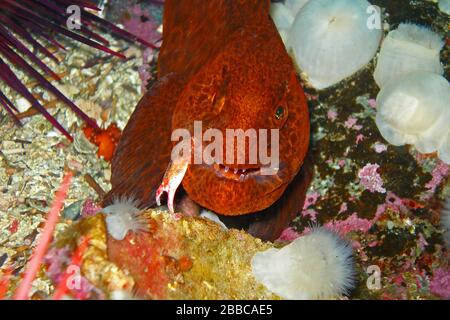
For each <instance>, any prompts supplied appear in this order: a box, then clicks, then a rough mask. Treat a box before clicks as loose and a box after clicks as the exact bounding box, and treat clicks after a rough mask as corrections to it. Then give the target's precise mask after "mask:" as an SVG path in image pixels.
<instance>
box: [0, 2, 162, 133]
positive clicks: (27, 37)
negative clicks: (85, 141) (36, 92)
mask: <svg viewBox="0 0 450 320" xmlns="http://www.w3.org/2000/svg"><path fill="white" fill-rule="evenodd" d="M71 5H76V6H78V7H79V8H80V12H81V15H80V22H81V25H80V26H79V27H80V28H79V30H78V31H77V32H74V31H73V30H70V29H68V27H67V25H66V23H67V19H68V18H69V17H70V14H69V13H67V7H68V6H71ZM87 9H88V10H94V11H99V9H98V8H97V7H96V6H95V5H94V4H92V3H91V2H89V1H87V0H70V1H68V0H53V1H49V0H21V1H17V0H0V80H1V81H3V82H4V83H5V84H6V85H7V86H9V87H10V88H11V89H13V90H14V91H16V92H17V93H19V94H20V95H21V96H23V97H24V98H26V99H27V100H28V101H29V102H30V103H31V105H32V106H33V107H34V108H35V109H37V110H38V111H39V112H40V113H42V114H43V116H44V117H45V118H46V119H47V120H48V121H50V123H51V124H52V125H53V126H54V127H55V128H57V129H58V130H59V131H60V132H61V133H63V134H64V135H65V136H66V137H67V138H68V139H70V140H72V137H71V136H70V134H69V133H68V132H67V130H66V129H65V128H64V127H63V126H61V125H60V124H59V123H58V121H57V120H56V119H55V118H54V117H53V116H52V115H51V114H50V113H48V112H47V110H46V109H45V107H44V106H43V105H42V104H41V103H40V102H39V101H38V100H37V99H36V98H35V97H34V96H33V94H32V93H31V92H30V91H29V90H28V89H27V87H26V86H25V85H24V84H23V83H22V82H21V80H20V79H19V78H18V77H17V75H16V74H15V73H14V71H13V69H11V66H14V67H16V68H18V69H21V70H23V71H25V72H26V73H27V74H28V75H29V76H30V77H32V78H34V79H35V80H36V81H37V82H38V83H39V84H40V85H41V86H42V87H44V88H45V89H46V90H48V91H49V92H51V93H52V94H53V95H55V96H56V97H57V98H58V99H59V100H61V101H62V102H64V103H65V104H66V105H67V106H69V107H70V108H71V109H72V110H73V111H74V112H75V113H76V114H77V115H78V116H79V117H80V118H81V119H83V120H84V121H85V122H86V123H87V124H88V125H90V126H92V127H93V128H98V126H97V124H96V122H95V121H94V120H92V119H90V118H89V117H88V116H87V115H86V114H85V113H84V112H83V111H82V110H81V109H79V108H78V107H77V106H76V105H75V104H74V103H73V102H72V101H70V100H69V99H68V98H67V97H65V96H64V94H63V93H61V92H60V91H59V90H58V89H57V88H56V87H54V86H53V85H52V84H51V83H50V81H48V80H47V79H46V78H45V77H44V76H43V75H41V74H40V73H39V72H38V71H36V70H35V69H34V67H33V66H32V65H31V64H30V62H31V63H33V64H35V65H36V66H38V67H39V68H40V69H41V70H42V71H43V72H44V73H45V74H46V75H48V76H50V77H51V78H53V79H54V80H57V81H58V80H60V78H59V77H58V75H56V74H55V73H54V72H53V71H52V70H51V69H50V68H49V67H47V66H46V65H45V63H44V62H42V61H41V59H40V58H39V57H38V56H37V52H40V53H42V54H43V55H44V56H46V57H48V58H50V59H52V60H54V61H56V62H57V61H58V59H57V58H56V57H55V56H54V54H53V53H51V52H50V51H49V50H48V49H46V47H45V45H42V44H41V42H40V41H42V40H43V41H44V42H46V43H50V44H52V45H54V46H55V47H56V48H57V49H63V50H65V48H64V46H63V45H62V44H61V43H59V42H58V41H57V40H56V39H55V35H62V36H64V37H66V38H70V39H72V40H75V41H78V42H81V43H83V44H86V45H88V46H90V47H93V48H96V49H98V50H101V51H104V52H106V53H108V54H111V55H114V56H117V57H119V58H122V59H124V58H125V56H124V55H122V54H121V53H118V52H115V51H113V50H111V49H109V48H108V45H109V43H108V41H107V40H106V39H105V38H103V37H102V36H100V35H99V34H97V33H95V32H94V31H92V30H91V29H90V28H92V27H96V28H99V29H102V30H110V32H111V33H112V34H113V35H115V36H118V37H121V38H123V39H125V40H127V41H137V42H139V43H141V44H143V45H145V46H148V47H152V48H155V47H156V46H155V45H153V44H151V43H149V42H147V41H145V40H143V39H140V38H139V37H136V36H134V35H132V34H131V33H129V32H127V31H125V30H122V29H120V28H118V27H117V26H115V25H114V24H112V23H111V22H109V21H106V20H104V19H102V18H100V17H98V16H96V15H95V14H93V13H91V12H89V11H88V10H87ZM38 40H40V41H38ZM22 41H24V43H22ZM25 43H27V44H28V45H29V46H31V47H32V48H33V49H34V52H33V51H31V50H30V49H28V47H27V46H26V45H25ZM24 58H27V59H28V60H29V61H30V62H28V61H27V60H25V59H24ZM3 59H6V60H7V61H8V62H9V63H7V62H5V61H4V60H3ZM0 105H1V106H2V107H3V108H4V109H5V110H6V111H7V112H8V114H10V115H11V117H12V118H13V120H14V121H15V122H16V123H20V120H19V119H18V117H17V116H16V113H18V110H17V108H15V106H14V105H13V103H12V102H11V101H10V100H9V99H8V98H7V97H6V95H5V94H4V93H3V92H1V90H0Z"/></svg>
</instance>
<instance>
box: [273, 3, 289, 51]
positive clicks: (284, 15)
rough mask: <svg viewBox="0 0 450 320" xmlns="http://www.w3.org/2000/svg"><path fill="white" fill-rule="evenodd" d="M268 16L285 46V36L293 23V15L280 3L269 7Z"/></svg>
mask: <svg viewBox="0 0 450 320" xmlns="http://www.w3.org/2000/svg"><path fill="white" fill-rule="evenodd" d="M270 16H271V17H272V20H273V22H274V23H275V26H276V27H277V30H278V33H279V34H280V36H281V39H283V42H284V43H285V44H286V39H287V35H288V32H289V29H290V28H291V25H292V23H293V22H294V17H295V16H293V13H292V12H291V11H290V10H289V9H288V8H287V7H286V6H285V5H284V4H283V3H281V2H275V3H272V4H271V5H270Z"/></svg>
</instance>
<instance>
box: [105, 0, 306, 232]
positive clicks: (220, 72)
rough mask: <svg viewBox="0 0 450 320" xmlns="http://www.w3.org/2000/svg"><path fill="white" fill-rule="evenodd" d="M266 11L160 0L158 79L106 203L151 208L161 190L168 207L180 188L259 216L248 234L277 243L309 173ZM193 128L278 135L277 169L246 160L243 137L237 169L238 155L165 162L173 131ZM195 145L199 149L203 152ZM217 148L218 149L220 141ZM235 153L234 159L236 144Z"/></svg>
mask: <svg viewBox="0 0 450 320" xmlns="http://www.w3.org/2000/svg"><path fill="white" fill-rule="evenodd" d="M269 5H270V1H262V0H246V1H243V0H236V1H229V0H210V1H204V0H177V1H175V0H167V1H165V6H164V18H163V30H164V34H163V43H162V47H161V51H160V54H159V60H158V80H157V81H156V82H155V83H154V84H153V86H152V87H151V88H150V90H149V91H148V92H147V94H146V95H145V96H144V97H143V98H142V100H141V101H140V103H139V104H138V106H137V107H136V109H135V111H134V113H133V114H132V116H131V118H130V120H129V122H128V124H127V126H126V128H125V129H124V132H123V134H122V137H121V139H120V142H119V144H118V146H117V151H116V152H115V154H114V157H113V160H112V177H111V183H112V190H111V191H110V192H109V193H108V195H107V196H106V197H105V199H104V201H103V204H104V205H108V204H110V203H111V202H112V200H113V199H114V198H117V197H121V196H128V197H130V196H133V197H135V198H136V199H137V200H139V201H140V202H141V203H142V204H143V205H144V206H154V205H156V202H158V203H159V202H160V200H161V195H162V193H164V192H168V194H169V207H170V209H171V210H174V208H173V199H174V197H175V195H174V193H175V189H176V187H178V186H179V185H181V186H182V189H183V190H184V192H181V190H180V194H182V193H183V194H184V193H186V194H187V196H188V197H189V198H190V199H192V200H193V201H194V202H195V203H197V204H199V205H200V206H202V207H204V208H206V209H208V210H211V211H214V212H216V213H218V214H221V215H222V216H238V215H239V216H242V215H246V216H245V217H246V218H245V219H247V214H249V213H257V214H256V215H251V216H252V218H250V219H258V220H259V221H260V220H263V221H265V222H264V223H262V224H261V222H258V223H256V225H257V226H255V225H253V227H250V229H249V231H250V232H252V233H253V234H255V235H257V236H259V237H261V238H264V239H274V238H277V237H278V236H279V234H280V233H281V231H282V230H283V228H285V227H286V225H287V224H288V223H289V222H290V220H291V219H292V218H293V217H295V215H296V214H297V212H298V210H299V209H300V208H301V206H302V202H303V199H304V193H305V188H306V187H307V183H308V179H306V177H307V176H308V174H307V173H308V172H303V171H302V172H299V171H300V169H301V167H302V164H303V161H304V158H305V156H306V153H307V150H308V145H309V117H308V108H307V101H306V97H305V95H304V92H303V90H302V87H301V85H300V82H299V80H298V77H297V74H296V71H295V68H294V66H293V63H292V61H291V58H290V57H289V55H288V54H287V52H286V49H285V47H284V45H283V42H282V40H281V38H280V36H279V34H278V32H277V30H276V27H275V25H274V23H273V22H272V20H271V18H270V17H269ZM193 8H195V10H193ZM195 121H199V122H200V121H201V123H202V129H201V130H202V134H203V135H204V133H205V132H206V131H207V130H208V129H210V128H214V129H217V130H219V131H220V132H223V133H224V136H225V132H226V130H227V129H234V130H239V129H240V130H243V131H244V132H245V131H247V130H248V129H254V130H255V131H256V132H260V130H262V129H264V130H267V131H268V132H271V130H275V131H277V130H278V132H279V165H278V167H277V168H278V170H277V171H276V172H275V174H270V175H265V174H262V170H264V169H266V167H265V165H266V164H265V163H263V162H262V161H261V159H258V160H257V162H256V163H254V162H252V163H251V162H249V161H248V160H249V152H248V151H249V150H250V146H249V145H250V142H248V140H246V142H245V150H247V152H246V156H245V157H246V158H245V160H246V161H245V163H244V164H242V163H238V161H237V159H236V158H237V157H234V158H235V159H233V160H229V159H226V160H223V161H217V159H216V161H215V163H213V164H207V163H201V164H197V162H195V164H194V163H192V162H183V161H181V162H172V163H171V160H172V161H173V159H171V153H172V152H171V151H172V149H173V148H174V146H175V145H176V142H172V141H171V137H172V132H173V131H174V130H175V129H183V130H185V131H188V132H189V133H190V136H191V137H194V136H195V134H194V122H195ZM269 134H270V133H269ZM233 139H234V138H233ZM269 139H270V138H269ZM201 143H202V147H203V149H204V148H205V147H206V146H207V145H208V143H206V142H204V141H202V142H201ZM223 145H224V151H225V146H226V145H227V138H226V137H224V139H223ZM232 145H233V144H232ZM234 148H235V149H234V152H235V154H238V152H239V150H238V149H237V148H238V146H237V144H234ZM224 154H225V152H224ZM250 163H251V164H250ZM166 169H167V170H166ZM305 174H306V175H305ZM161 181H162V185H161ZM180 189H181V188H180ZM155 195H156V196H157V197H155ZM175 205H176V202H175ZM245 219H241V220H242V221H243V222H242V223H243V224H245V223H247V222H248V221H247V220H245ZM237 220H240V219H237V218H234V221H237Z"/></svg>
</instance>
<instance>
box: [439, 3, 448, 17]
mask: <svg viewBox="0 0 450 320" xmlns="http://www.w3.org/2000/svg"><path fill="white" fill-rule="evenodd" d="M438 6H439V10H441V11H442V12H444V13H446V14H448V15H450V0H439V4H438Z"/></svg>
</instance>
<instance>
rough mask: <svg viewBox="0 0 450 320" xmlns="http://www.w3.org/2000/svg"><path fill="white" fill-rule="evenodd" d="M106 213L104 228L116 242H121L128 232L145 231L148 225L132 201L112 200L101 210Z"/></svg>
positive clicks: (124, 199)
mask: <svg viewBox="0 0 450 320" xmlns="http://www.w3.org/2000/svg"><path fill="white" fill-rule="evenodd" d="M101 212H103V213H106V218H105V222H106V228H107V230H108V233H109V235H111V236H112V237H113V238H114V239H116V240H123V239H124V238H125V237H126V235H127V233H128V231H133V232H141V231H147V230H148V225H147V222H146V219H145V217H144V216H143V215H142V210H141V209H139V208H138V203H137V202H136V201H134V200H133V199H127V198H120V199H116V200H114V202H113V204H112V205H110V206H107V207H106V208H103V209H102V211H101Z"/></svg>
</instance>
